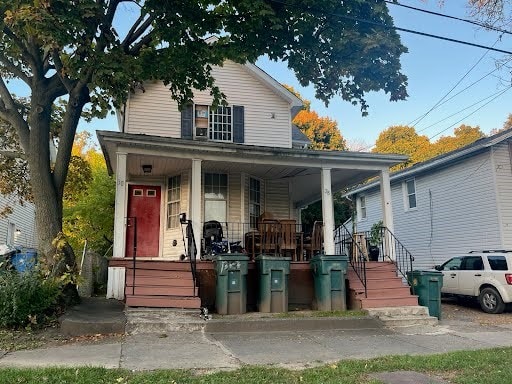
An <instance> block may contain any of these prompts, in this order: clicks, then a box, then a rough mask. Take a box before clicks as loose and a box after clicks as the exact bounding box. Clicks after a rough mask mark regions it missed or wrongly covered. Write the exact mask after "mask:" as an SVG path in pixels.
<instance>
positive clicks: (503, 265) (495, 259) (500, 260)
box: [487, 256, 508, 271]
mask: <svg viewBox="0 0 512 384" xmlns="http://www.w3.org/2000/svg"><path fill="white" fill-rule="evenodd" d="M487 260H488V261H489V265H490V266H491V269H492V270H493V271H508V265H507V259H506V258H505V256H487Z"/></svg>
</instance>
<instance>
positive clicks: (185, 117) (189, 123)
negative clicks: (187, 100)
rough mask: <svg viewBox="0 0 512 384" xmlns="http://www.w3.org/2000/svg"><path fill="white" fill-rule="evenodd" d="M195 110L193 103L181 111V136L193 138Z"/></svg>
mask: <svg viewBox="0 0 512 384" xmlns="http://www.w3.org/2000/svg"><path fill="white" fill-rule="evenodd" d="M193 112H194V108H193V106H192V105H187V106H186V107H185V108H184V109H183V111H181V138H182V139H189V140H192V138H193V135H192V128H193V126H194V124H193V117H194V116H193Z"/></svg>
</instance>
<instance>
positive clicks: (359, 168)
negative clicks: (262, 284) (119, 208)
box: [97, 131, 407, 207]
mask: <svg viewBox="0 0 512 384" xmlns="http://www.w3.org/2000/svg"><path fill="white" fill-rule="evenodd" d="M97 136H98V140H99V142H100V145H101V148H102V151H103V154H104V156H105V159H106V162H107V167H108V170H109V173H110V174H112V173H114V172H115V170H116V167H117V164H116V153H117V152H122V153H127V154H128V174H129V175H131V176H144V174H143V172H142V169H141V165H142V164H152V166H153V172H152V176H153V177H156V176H162V177H163V176H167V175H169V174H172V172H176V171H183V170H185V169H189V168H190V164H191V160H192V159H201V160H203V169H205V170H209V171H223V172H245V173H247V174H250V175H252V176H254V177H260V178H262V179H267V180H279V179H288V180H290V181H291V182H292V184H293V196H290V198H291V199H292V200H293V203H294V205H295V206H296V207H301V206H304V205H307V204H310V203H312V202H315V201H318V200H320V198H321V193H320V192H321V191H320V188H319V186H320V171H321V169H322V168H330V169H331V178H332V190H333V191H339V190H342V189H343V188H346V187H348V186H350V185H354V184H356V183H358V182H362V181H363V180H366V179H368V178H370V177H374V176H377V175H378V173H379V172H380V171H381V170H387V169H389V167H391V166H393V165H396V164H399V163H401V162H403V161H405V160H406V159H407V157H406V156H403V155H388V154H377V153H366V152H349V151H319V150H310V149H292V148H275V147H261V146H251V145H245V144H233V143H219V142H211V141H198V140H194V141H191V140H185V139H178V138H170V137H162V136H151V135H143V134H129V133H122V132H114V131H97ZM314 186H318V188H314ZM315 189H317V190H315Z"/></svg>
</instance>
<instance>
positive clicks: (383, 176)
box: [380, 168, 396, 260]
mask: <svg viewBox="0 0 512 384" xmlns="http://www.w3.org/2000/svg"><path fill="white" fill-rule="evenodd" d="M380 198H381V203H382V225H383V226H384V227H386V228H387V229H389V231H391V232H392V233H394V231H395V229H394V225H393V208H392V206H391V181H390V179H389V169H387V168H386V169H383V170H381V171H380ZM382 240H383V242H384V244H383V245H384V247H383V249H384V253H386V255H387V256H388V257H389V258H390V259H391V260H396V254H395V252H394V247H393V241H392V238H391V235H390V234H389V232H386V236H385V237H384V239H382ZM386 250H387V251H386Z"/></svg>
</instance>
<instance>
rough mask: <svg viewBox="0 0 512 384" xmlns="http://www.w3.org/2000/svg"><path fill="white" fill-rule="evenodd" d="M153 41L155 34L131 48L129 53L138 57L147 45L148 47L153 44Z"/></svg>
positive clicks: (144, 38) (145, 37) (150, 34)
mask: <svg viewBox="0 0 512 384" xmlns="http://www.w3.org/2000/svg"><path fill="white" fill-rule="evenodd" d="M151 40H153V34H152V33H151V32H150V33H148V34H147V35H146V36H144V37H143V38H142V39H140V40H139V42H138V43H137V44H135V45H134V46H133V47H131V48H130V50H129V53H130V54H131V55H134V56H135V55H137V54H138V53H139V52H140V50H141V49H142V48H143V47H144V46H145V45H148V44H149V43H150V42H151Z"/></svg>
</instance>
